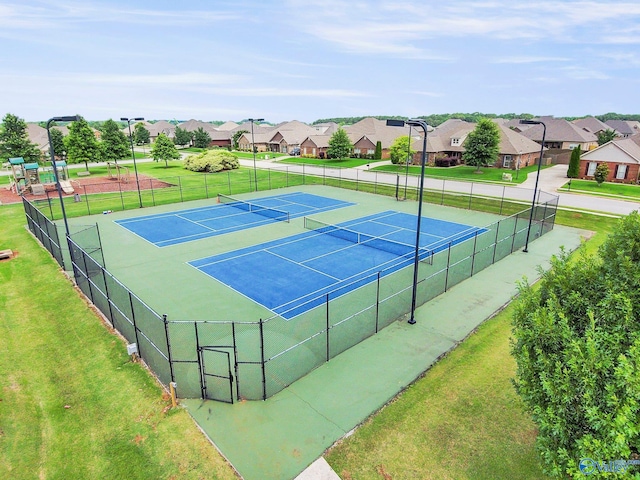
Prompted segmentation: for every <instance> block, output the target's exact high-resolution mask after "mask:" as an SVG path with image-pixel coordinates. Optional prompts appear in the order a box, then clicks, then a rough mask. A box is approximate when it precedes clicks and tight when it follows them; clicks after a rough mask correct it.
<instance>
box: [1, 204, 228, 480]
mask: <svg viewBox="0 0 640 480" xmlns="http://www.w3.org/2000/svg"><path fill="white" fill-rule="evenodd" d="M24 223H25V219H24V212H23V210H22V206H21V205H10V206H3V207H1V208H0V224H2V231H3V235H2V238H1V239H0V249H4V248H11V249H12V250H14V251H16V252H17V257H16V258H14V259H12V260H10V261H3V262H1V263H0V286H1V288H0V351H2V355H0V371H1V372H2V375H0V389H1V390H0V391H1V393H0V398H1V400H2V401H0V478H25V479H26V478H65V479H67V478H78V479H79V478H127V479H138V478H139V479H148V478H181V479H182V478H193V479H196V478H228V479H231V478H236V477H235V475H234V472H233V470H232V469H231V467H230V466H229V465H228V464H227V463H226V462H225V460H224V459H223V458H222V457H221V456H220V455H219V454H218V453H217V451H216V450H215V449H213V448H211V445H210V444H209V442H208V441H207V440H206V439H205V437H204V436H203V435H202V434H201V432H200V431H199V430H198V429H197V427H196V426H195V425H194V423H193V421H192V420H191V418H190V416H189V415H188V414H187V412H186V411H184V410H182V409H175V410H169V409H168V407H169V406H170V400H169V399H168V396H167V395H166V394H165V393H164V392H163V390H162V389H161V388H160V387H159V385H158V384H157V383H156V381H155V380H154V379H153V378H152V377H151V376H150V375H149V373H148V371H147V370H146V369H144V368H143V367H142V366H141V365H139V364H137V363H132V362H131V361H130V359H129V357H128V356H127V354H126V348H125V343H124V341H123V340H121V339H120V338H118V337H116V336H115V335H114V334H113V333H112V332H111V330H110V329H109V327H108V326H106V325H104V324H102V323H101V322H100V320H99V317H97V316H96V314H95V313H94V311H93V310H92V308H90V306H89V305H87V303H86V302H85V301H84V300H83V299H81V297H80V296H79V294H78V293H77V291H76V290H75V289H74V288H73V287H72V284H71V282H70V281H69V280H68V279H67V278H66V277H65V276H64V275H63V274H62V273H61V272H60V271H59V269H58V268H57V264H56V263H55V262H54V260H53V259H52V258H51V257H50V256H49V254H48V252H47V251H46V250H44V249H42V248H41V247H40V246H38V245H37V243H36V241H35V240H34V239H33V238H32V237H31V236H30V235H29V233H28V232H27V231H26V230H25V228H24Z"/></svg>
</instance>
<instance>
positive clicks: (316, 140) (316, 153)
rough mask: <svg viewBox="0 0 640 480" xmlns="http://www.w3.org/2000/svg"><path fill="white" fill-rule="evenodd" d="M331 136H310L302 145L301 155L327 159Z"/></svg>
mask: <svg viewBox="0 0 640 480" xmlns="http://www.w3.org/2000/svg"><path fill="white" fill-rule="evenodd" d="M329 140H331V135H309V136H308V137H307V138H305V139H304V140H303V141H302V143H301V144H300V155H302V156H308V157H317V158H327V149H328V148H329Z"/></svg>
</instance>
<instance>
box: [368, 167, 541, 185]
mask: <svg viewBox="0 0 640 480" xmlns="http://www.w3.org/2000/svg"><path fill="white" fill-rule="evenodd" d="M542 168H547V167H546V166H543V167H542ZM372 169H373V170H378V171H383V172H393V173H399V174H402V175H404V173H405V172H406V166H405V165H381V166H379V167H375V168H372ZM537 169H538V167H537V166H535V165H533V166H530V167H525V168H521V169H520V172H519V173H518V172H516V171H515V170H510V169H508V168H494V167H487V168H481V169H480V171H481V172H482V173H477V170H478V169H477V168H476V167H470V166H467V165H459V166H456V167H425V176H427V177H437V178H442V179H449V180H466V181H472V182H499V183H505V184H514V183H518V184H519V183H522V182H524V181H525V180H526V179H527V174H529V173H531V172H535V171H536V170H537ZM420 170H421V167H419V166H416V165H412V166H409V174H410V175H420ZM503 173H507V174H510V175H511V178H512V180H511V181H510V182H509V181H505V180H503V179H502V174H503Z"/></svg>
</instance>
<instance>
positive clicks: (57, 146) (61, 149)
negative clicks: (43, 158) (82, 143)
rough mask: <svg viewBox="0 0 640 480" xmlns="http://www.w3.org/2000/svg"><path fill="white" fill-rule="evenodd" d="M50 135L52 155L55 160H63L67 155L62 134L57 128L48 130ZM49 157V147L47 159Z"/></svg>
mask: <svg viewBox="0 0 640 480" xmlns="http://www.w3.org/2000/svg"><path fill="white" fill-rule="evenodd" d="M49 134H50V135H51V144H52V145H53V153H54V154H55V156H56V158H57V159H63V158H65V157H66V155H67V149H66V147H65V145H64V134H63V133H62V131H61V130H59V129H57V128H51V129H49ZM50 157H51V147H49V158H50Z"/></svg>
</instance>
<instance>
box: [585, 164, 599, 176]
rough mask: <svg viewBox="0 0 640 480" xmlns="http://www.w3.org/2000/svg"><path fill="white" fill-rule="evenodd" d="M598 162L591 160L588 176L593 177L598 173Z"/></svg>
mask: <svg viewBox="0 0 640 480" xmlns="http://www.w3.org/2000/svg"><path fill="white" fill-rule="evenodd" d="M597 166H598V164H597V163H596V162H589V167H588V168H587V177H593V175H594V174H595V173H596V167H597Z"/></svg>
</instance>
